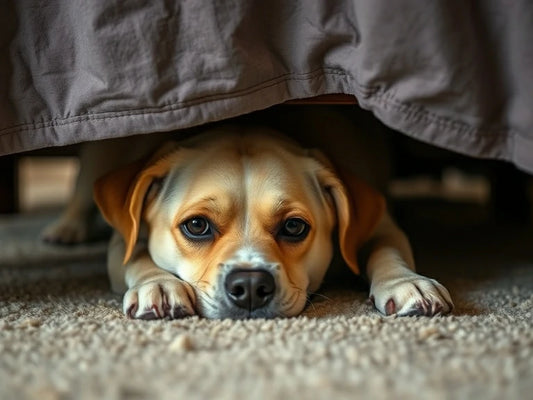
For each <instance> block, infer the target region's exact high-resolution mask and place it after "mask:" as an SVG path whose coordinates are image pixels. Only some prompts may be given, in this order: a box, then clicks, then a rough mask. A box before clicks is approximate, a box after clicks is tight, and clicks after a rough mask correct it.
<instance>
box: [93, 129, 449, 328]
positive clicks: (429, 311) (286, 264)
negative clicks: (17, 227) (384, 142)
mask: <svg viewBox="0 0 533 400" xmlns="http://www.w3.org/2000/svg"><path fill="white" fill-rule="evenodd" d="M94 194H95V200H96V203H97V205H98V207H99V208H100V210H101V212H102V214H103V215H104V217H105V219H106V220H107V221H108V222H109V223H110V224H111V225H112V226H113V228H114V229H115V233H114V235H113V237H112V239H111V242H110V247H109V253H108V271H109V276H110V280H111V284H112V287H113V289H114V290H115V291H119V292H123V293H125V295H124V300H123V309H124V313H125V314H126V315H127V316H129V317H131V318H141V319H157V318H181V317H185V316H189V315H200V316H204V317H208V318H235V319H240V318H274V317H289V316H295V315H297V314H299V313H300V312H301V311H302V310H303V309H304V307H305V305H306V302H307V299H308V294H310V293H313V292H315V291H316V290H317V289H318V288H319V286H320V284H321V281H322V279H323V277H324V275H325V273H326V271H327V269H328V266H329V264H330V262H331V259H332V255H333V252H334V250H335V249H334V248H333V247H334V245H333V243H334V241H333V240H332V236H333V234H337V235H338V243H339V247H340V253H341V254H342V258H343V259H344V261H345V263H346V264H347V265H348V266H349V267H350V268H351V269H352V270H353V272H354V273H359V271H360V268H359V262H360V261H359V260H358V251H361V253H364V254H366V255H367V256H366V257H365V260H363V262H364V265H365V268H364V271H365V273H366V276H367V277H368V279H369V282H370V299H371V300H372V302H373V303H374V304H375V306H376V308H377V309H378V310H379V311H380V312H381V313H383V314H386V315H390V314H397V315H426V316H432V315H437V314H446V313H448V312H450V311H451V309H452V307H453V305H452V301H451V298H450V295H449V293H448V291H447V290H446V289H445V288H444V287H443V286H442V285H441V284H439V283H438V282H437V281H435V280H433V279H429V278H426V277H424V276H421V275H418V274H416V273H415V272H414V261H413V257H412V253H411V249H410V245H409V243H408V240H407V238H406V236H405V235H404V233H403V232H402V231H401V230H400V229H399V228H398V227H397V226H396V224H395V223H394V222H393V220H392V219H391V217H390V216H389V214H388V212H387V210H386V205H385V201H384V198H383V197H382V196H381V195H380V194H379V193H378V192H376V191H375V190H374V189H372V188H371V187H370V186H369V185H367V184H366V183H364V182H363V181H362V180H360V179H359V178H357V177H356V176H354V175H353V174H352V173H351V172H348V171H346V170H342V169H340V168H339V169H337V168H336V167H335V166H334V165H333V164H332V163H331V162H330V161H329V160H328V159H327V158H326V157H325V156H324V155H323V154H322V153H321V152H319V151H317V150H310V149H304V148H302V147H300V146H299V145H297V144H296V143H294V142H292V141H290V140H289V139H287V138H284V137H283V136H281V135H280V134H278V133H276V132H275V131H272V130H269V129H267V128H260V127H255V128H251V127H234V126H229V127H225V128H216V129H212V130H209V131H207V132H206V133H203V134H201V135H199V136H195V137H193V138H191V139H187V140H185V141H182V142H177V143H167V144H165V145H163V146H162V147H161V148H160V149H159V150H158V151H156V152H155V154H154V155H152V156H151V157H150V158H148V159H144V161H140V162H136V163H133V164H131V165H129V166H126V167H123V168H119V169H117V170H115V171H114V172H111V173H109V174H107V175H105V176H104V177H102V178H101V179H99V180H98V181H97V182H96V183H95V185H94Z"/></svg>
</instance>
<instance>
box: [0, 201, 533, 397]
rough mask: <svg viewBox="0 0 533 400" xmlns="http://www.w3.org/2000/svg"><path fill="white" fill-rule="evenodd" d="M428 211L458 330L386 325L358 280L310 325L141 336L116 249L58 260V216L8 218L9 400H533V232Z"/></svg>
mask: <svg viewBox="0 0 533 400" xmlns="http://www.w3.org/2000/svg"><path fill="white" fill-rule="evenodd" d="M417 210H418V211H417V213H416V215H413V216H411V218H409V221H410V222H409V223H408V226H407V228H408V231H409V232H410V234H411V237H412V241H413V244H414V247H415V250H416V254H417V258H418V265H419V270H420V271H421V272H423V273H426V274H428V275H431V276H433V277H435V278H437V279H439V280H440V281H441V282H442V283H444V284H445V285H446V286H447V287H448V289H449V290H450V292H451V293H452V296H453V297H454V301H455V305H456V308H455V310H454V312H453V314H452V315H451V316H446V317H436V318H426V317H409V318H395V317H383V316H381V315H379V314H378V313H377V312H376V311H374V310H373V309H372V307H371V306H370V305H369V304H368V302H367V301H366V297H367V293H366V289H365V287H364V286H363V285H362V284H361V282H360V281H358V280H356V279H352V278H351V277H349V276H346V277H343V278H342V279H338V278H336V277H329V278H328V280H327V282H326V283H325V287H324V288H323V290H321V292H320V293H319V294H318V295H316V296H314V297H313V298H312V299H311V303H310V305H309V306H308V307H307V309H306V310H305V312H304V314H303V315H302V316H300V317H297V318H291V319H276V320H249V321H230V320H222V321H211V320H205V319H201V318H197V317H192V318H187V319H183V320H176V321H132V320H128V319H126V318H125V317H124V316H123V315H122V312H121V298H120V296H117V295H115V294H113V293H111V292H110V289H109V285H108V282H107V277H106V274H105V256H104V252H105V244H104V243H95V244H89V245H83V246H75V247H69V248H56V247H51V246H47V245H44V244H41V243H39V241H38V239H37V233H38V232H39V230H40V229H41V227H42V226H43V225H44V224H45V223H46V222H47V221H49V220H50V218H51V215H44V214H41V215H39V214H37V215H23V216H14V217H7V216H5V217H0V354H1V356H0V399H5V400H10V399H39V400H48V399H50V400H55V399H58V400H59V399H144V398H146V399H147V398H151V399H188V400H190V399H243V398H250V399H271V398H279V399H314V398H316V399H328V400H331V399H344V398H345V399H354V398H371V399H387V398H391V399H392V398H393V399H407V398H409V399H414V398H424V399H484V400H487V399H526V398H531V395H532V393H533V329H532V328H533V322H532V321H533V317H532V302H533V230H532V229H531V228H512V227H502V226H496V225H494V224H490V223H488V222H480V221H470V220H468V218H457V213H456V210H455V209H454V208H453V207H451V208H448V209H446V208H442V205H439V206H438V208H437V207H436V206H435V208H434V209H431V207H429V208H428V207H426V208H425V209H423V208H417ZM424 210H425V211H424ZM436 210H438V212H435V211H436ZM442 210H444V212H443V211H442ZM443 213H444V215H443ZM446 213H448V214H446ZM450 215H453V216H454V218H449V216H450ZM452 221H455V222H452ZM363 396H364V397H363Z"/></svg>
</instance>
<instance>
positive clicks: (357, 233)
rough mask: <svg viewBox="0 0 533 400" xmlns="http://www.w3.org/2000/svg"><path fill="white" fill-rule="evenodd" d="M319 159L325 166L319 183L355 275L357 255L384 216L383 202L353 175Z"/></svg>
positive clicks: (340, 244) (345, 254)
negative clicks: (328, 196)
mask: <svg viewBox="0 0 533 400" xmlns="http://www.w3.org/2000/svg"><path fill="white" fill-rule="evenodd" d="M315 156H316V154H315ZM318 159H319V161H320V162H321V164H323V165H325V166H327V168H324V169H323V170H322V171H320V172H319V180H320V181H321V183H322V184H323V185H324V187H325V188H326V190H327V191H328V192H329V193H330V194H331V196H332V197H333V201H334V203H335V210H336V213H337V225H338V231H339V246H340V250H341V254H342V257H343V259H344V261H345V262H346V263H347V264H348V266H349V267H350V268H351V269H352V270H353V271H354V272H355V273H356V274H358V273H359V266H358V263H357V251H358V250H359V248H360V247H361V246H362V245H363V244H364V243H365V242H367V241H368V240H369V239H370V238H371V236H372V234H373V232H374V229H375V228H376V226H377V224H378V222H379V220H380V219H381V217H382V216H383V214H384V212H385V209H386V204H385V199H384V197H383V196H382V195H381V194H380V193H379V192H377V191H376V190H375V189H373V188H372V187H371V186H370V185H368V184H367V183H366V182H364V181H363V180H361V179H360V178H358V177H357V176H355V175H354V174H353V173H351V172H349V171H347V170H346V169H337V171H336V172H335V171H334V170H333V166H332V165H331V163H330V162H329V161H327V160H326V159H325V157H324V156H322V155H320V156H319V157H318Z"/></svg>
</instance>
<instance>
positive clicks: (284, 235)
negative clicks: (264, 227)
mask: <svg viewBox="0 0 533 400" xmlns="http://www.w3.org/2000/svg"><path fill="white" fill-rule="evenodd" d="M308 233H309V224H308V223H307V222H305V221H304V220H303V219H301V218H289V219H287V220H285V222H283V225H282V226H281V229H280V231H279V232H278V236H279V237H280V238H281V239H284V240H287V241H290V242H298V241H301V240H304V239H305V237H306V236H307V234H308Z"/></svg>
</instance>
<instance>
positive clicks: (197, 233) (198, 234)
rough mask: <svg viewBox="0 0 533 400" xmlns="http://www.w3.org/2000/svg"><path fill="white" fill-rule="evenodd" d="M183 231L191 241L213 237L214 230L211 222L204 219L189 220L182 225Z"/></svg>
mask: <svg viewBox="0 0 533 400" xmlns="http://www.w3.org/2000/svg"><path fill="white" fill-rule="evenodd" d="M180 228H181V231H182V232H183V234H184V235H185V236H187V237H188V238H189V239H193V240H194V239H195V240H205V239H211V238H212V237H213V229H212V228H211V224H210V223H209V220H207V218H204V217H194V218H191V219H188V220H187V221H185V222H183V223H182V224H181V225H180Z"/></svg>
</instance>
